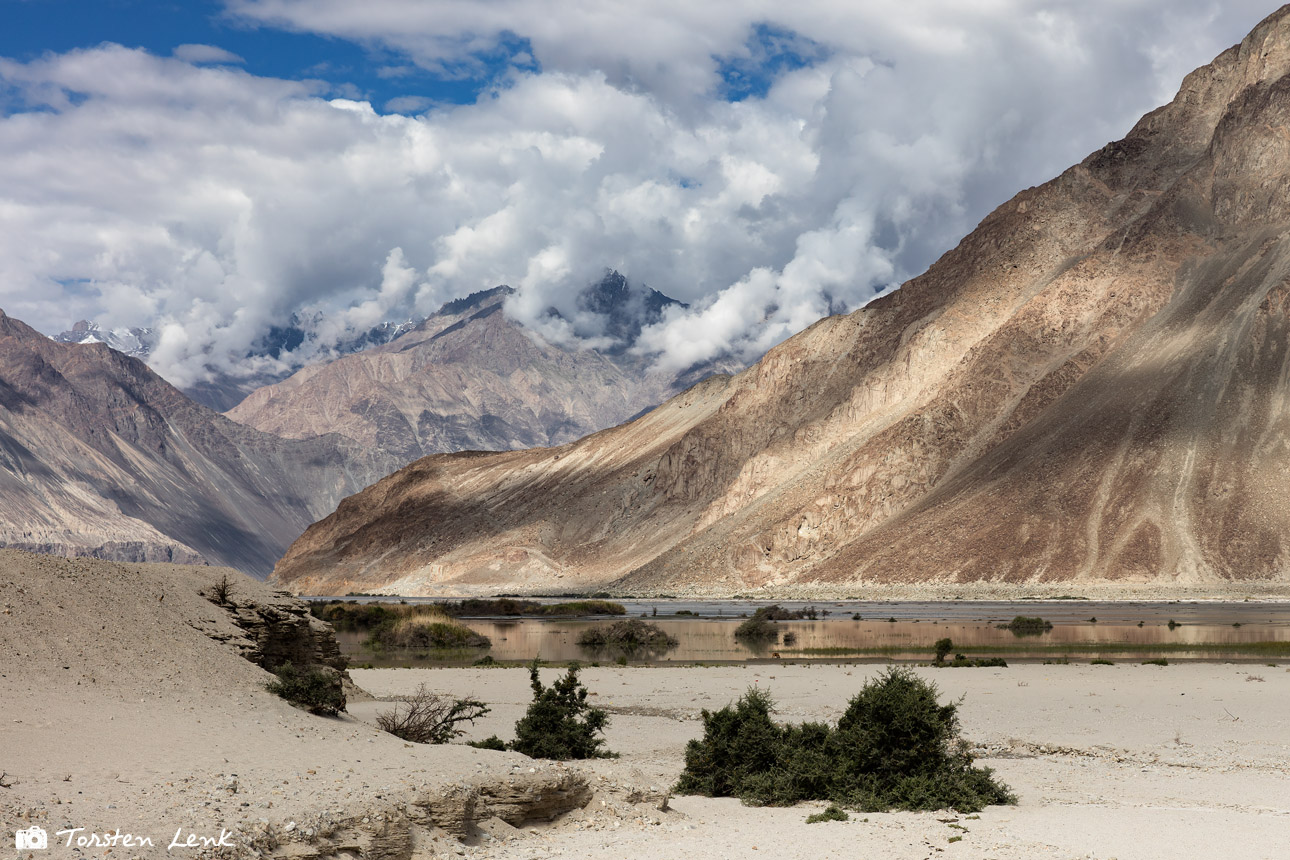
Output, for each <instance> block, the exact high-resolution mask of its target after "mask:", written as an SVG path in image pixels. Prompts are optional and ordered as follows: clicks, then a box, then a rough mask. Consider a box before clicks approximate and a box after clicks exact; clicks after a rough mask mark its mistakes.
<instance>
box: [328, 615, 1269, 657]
mask: <svg viewBox="0 0 1290 860" xmlns="http://www.w3.org/2000/svg"><path fill="white" fill-rule="evenodd" d="M649 620H650V621H651V622H652V623H655V624H657V625H658V626H659V627H660V628H661V629H662V630H663V631H664V632H665V633H667V634H669V635H670V636H673V637H675V638H676V640H677V643H678V644H677V646H676V648H675V649H673V650H671V651H669V652H667V653H666V654H653V655H650V654H645V653H636V654H629V655H626V656H628V657H629V659H630V660H631V661H632V662H639V661H648V662H658V663H667V662H742V661H746V660H750V659H766V658H771V657H773V656H775V655H776V654H777V655H778V656H780V657H782V658H783V659H794V660H801V659H830V658H845V657H856V658H859V659H865V658H869V659H882V658H886V657H890V658H895V659H928V660H930V659H931V657H932V653H933V644H934V643H935V642H936V640H937V639H940V638H943V637H948V638H950V639H952V640H953V642H954V650H955V651H956V652H961V653H964V654H967V655H968V656H974V655H977V656H979V655H983V654H985V655H1001V656H1004V657H1007V658H1010V659H1024V658H1027V657H1029V658H1042V657H1053V656H1070V657H1080V658H1085V657H1087V658H1091V657H1096V656H1101V655H1105V656H1110V657H1112V658H1116V659H1123V660H1126V661H1127V660H1133V659H1146V658H1148V657H1159V656H1167V657H1169V658H1176V659H1237V658H1247V659H1255V658H1263V659H1286V658H1290V625H1287V624H1285V623H1284V622H1280V623H1278V622H1276V621H1270V622H1266V623H1248V622H1247V623H1244V624H1242V625H1241V626H1233V625H1232V624H1230V623H1229V624H1183V625H1179V626H1177V627H1175V628H1174V629H1169V628H1168V627H1167V626H1166V625H1164V624H1161V623H1152V624H1144V625H1142V626H1139V625H1138V624H1137V623H1136V622H1135V623H1118V624H1107V623H1090V622H1087V621H1086V622H1083V623H1070V624H1060V623H1059V624H1056V625H1055V626H1054V627H1053V629H1052V630H1049V631H1046V632H1044V633H1042V634H1041V635H1038V636H1027V637H1025V638H1024V639H1019V638H1017V637H1016V636H1014V635H1013V633H1012V631H1010V630H1007V629H998V628H997V627H996V626H995V624H994V623H991V621H987V620H984V619H983V620H981V621H971V622H963V621H956V622H953V623H938V622H922V621H897V622H888V621H873V620H870V621H852V620H850V619H849V618H846V617H842V618H839V617H837V616H833V617H832V618H830V619H828V620H818V621H783V622H777V624H776V626H777V627H778V628H780V636H779V638H778V639H777V640H775V641H773V642H765V643H753V642H744V641H741V640H737V639H735V636H734V631H735V627H736V626H738V621H739V620H740V619H738V618H732V619H730V620H728V621H721V620H713V619H711V618H689V617H683V618H675V617H670V618H669V617H663V616H659V617H654V618H650V619H649ZM465 623H466V624H468V625H469V626H470V627H471V628H472V629H474V630H476V631H477V632H479V633H483V634H484V635H485V636H487V637H489V639H491V640H492V642H493V645H492V648H491V649H488V650H487V651H470V652H466V651H458V652H453V653H434V652H425V651H420V652H406V653H404V652H398V651H395V650H393V649H387V651H385V652H373V651H370V650H368V649H365V648H363V647H362V641H363V639H364V638H365V634H362V633H340V634H337V638H338V639H339V640H340V642H341V647H342V649H343V650H344V651H345V653H346V654H348V655H349V656H350V658H351V660H352V661H353V662H354V663H356V664H364V663H371V664H372V665H375V666H389V665H418V664H426V663H437V664H451V665H464V664H469V663H472V662H474V661H475V660H477V659H479V658H480V657H481V656H483V655H484V654H485V653H486V654H488V655H489V656H491V657H492V658H493V659H494V660H501V661H527V660H531V659H533V658H534V657H535V656H537V657H540V658H541V659H543V660H550V661H556V662H566V661H570V660H580V661H584V662H587V661H597V660H605V661H610V660H613V659H615V658H616V657H617V656H619V655H620V652H611V651H597V650H594V649H588V648H586V647H583V646H580V645H579V644H578V637H579V636H580V634H581V633H582V632H583V631H584V630H587V629H589V628H592V627H596V626H604V625H607V624H609V623H611V622H610V621H606V620H586V619H584V620H559V621H549V620H535V619H523V620H509V619H508V620H496V619H467V620H466V622H465ZM790 633H791V634H792V639H793V641H791V642H789V643H786V642H785V641H784V640H785V634H790ZM1270 643H1276V644H1270Z"/></svg>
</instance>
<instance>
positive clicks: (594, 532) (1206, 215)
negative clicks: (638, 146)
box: [274, 8, 1290, 593]
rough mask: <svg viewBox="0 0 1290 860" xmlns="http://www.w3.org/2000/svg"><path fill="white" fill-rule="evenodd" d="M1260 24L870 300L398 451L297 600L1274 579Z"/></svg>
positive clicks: (1287, 437) (1278, 530)
mask: <svg viewBox="0 0 1290 860" xmlns="http://www.w3.org/2000/svg"><path fill="white" fill-rule="evenodd" d="M1287 73H1290V11H1288V10H1287V9H1286V8H1283V9H1282V10H1280V11H1279V12H1277V13H1276V14H1274V15H1272V16H1271V17H1269V18H1268V19H1267V20H1266V21H1264V22H1263V23H1262V24H1260V25H1259V26H1258V27H1257V28H1256V29H1255V30H1254V31H1253V32H1252V33H1251V34H1250V35H1249V36H1248V37H1247V38H1246V39H1245V40H1244V41H1243V42H1242V43H1241V44H1240V45H1238V46H1235V47H1233V48H1231V49H1229V50H1228V51H1226V52H1224V53H1223V54H1222V55H1220V56H1219V57H1218V58H1217V59H1215V60H1214V62H1213V63H1211V64H1210V65H1208V66H1205V67H1203V68H1201V69H1199V70H1197V71H1195V72H1193V73H1192V74H1191V75H1189V76H1188V77H1187V79H1186V80H1185V81H1184V82H1183V85H1182V88H1181V90H1180V91H1179V93H1178V95H1177V97H1176V98H1175V99H1174V100H1173V101H1172V102H1171V103H1170V104H1169V105H1166V106H1165V107H1162V108H1160V109H1158V110H1156V111H1154V112H1152V113H1150V114H1148V115H1147V116H1146V117H1144V118H1143V119H1142V120H1141V121H1140V122H1139V123H1138V124H1137V125H1136V126H1135V127H1134V129H1133V130H1132V131H1131V132H1130V133H1129V134H1128V136H1127V137H1125V138H1124V139H1123V140H1120V141H1116V142H1114V143H1111V144H1108V145H1107V146H1106V147H1104V148H1103V149H1101V150H1099V151H1098V152H1095V153H1093V154H1092V155H1090V156H1089V157H1088V158H1086V159H1085V160H1084V161H1083V162H1082V163H1080V164H1078V165H1076V166H1074V167H1072V168H1070V169H1069V170H1067V171H1066V172H1064V173H1063V174H1062V175H1061V176H1059V177H1057V178H1056V179H1054V180H1052V181H1051V182H1049V183H1047V184H1045V185H1043V186H1040V187H1038V188H1032V189H1028V190H1026V191H1023V192H1021V193H1020V194H1018V195H1017V196H1016V197H1015V198H1013V199H1012V200H1010V201H1009V202H1007V203H1005V204H1004V205H1002V206H1000V207H999V208H998V209H997V210H995V211H994V212H993V213H991V214H990V215H989V216H988V217H987V218H986V219H985V220H984V221H983V222H982V223H981V224H980V225H979V227H978V228H977V229H976V230H975V231H974V232H973V233H972V234H971V235H969V236H968V237H966V238H965V239H964V240H963V241H962V242H961V243H960V244H959V246H958V247H957V248H955V249H953V250H952V251H950V252H949V253H947V254H946V255H945V256H944V257H942V258H941V260H939V261H938V262H937V263H936V264H935V265H933V266H932V267H931V268H930V269H929V270H928V271H927V273H925V274H924V275H922V276H920V277H918V278H915V279H914V280H912V281H910V282H908V283H907V284H905V285H904V286H903V287H902V288H901V289H900V290H899V291H897V292H895V293H893V294H891V295H888V296H886V297H884V298H882V299H881V300H879V301H876V302H874V303H872V304H870V305H869V306H867V307H865V308H863V309H861V310H859V311H857V312H855V313H852V314H850V315H847V316H837V317H830V318H828V319H824V320H821V321H820V322H819V323H817V324H816V325H814V326H812V327H811V328H810V329H808V330H807V331H805V332H803V333H801V334H799V335H797V336H796V337H794V338H791V339H790V340H788V341H786V342H785V343H783V344H782V345H780V346H779V347H777V348H776V349H774V350H772V351H771V352H770V353H769V354H768V355H767V356H766V357H765V358H764V359H763V360H762V361H761V362H759V363H758V364H757V365H755V366H754V367H752V368H750V369H749V370H747V371H745V372H744V373H742V374H740V375H738V376H737V377H734V378H733V379H729V380H726V379H715V380H712V381H709V382H708V383H705V384H703V385H700V386H698V387H697V388H695V389H694V390H691V391H689V392H687V393H685V394H684V395H682V396H680V397H678V398H676V399H675V400H673V401H672V402H669V403H667V404H664V405H663V406H661V407H660V408H658V409H657V410H655V411H653V412H652V413H650V414H648V415H646V416H644V417H642V418H640V419H639V420H637V421H634V422H632V423H630V424H628V425H625V426H622V427H618V428H615V429H612V430H608V431H604V432H602V433H598V434H596V435H594V436H590V437H587V438H586V439H583V440H581V441H579V442H577V443H574V444H571V445H567V446H565V447H563V448H558V449H551V450H537V451H526V452H515V453H508V454H497V455H489V456H473V455H472V456H465V455H461V456H440V457H429V458H426V459H423V460H420V461H418V462H416V463H414V464H412V465H411V466H409V467H407V468H406V469H404V470H402V471H400V472H398V473H396V474H394V475H392V476H390V477H388V478H386V479H385V480H383V481H381V482H379V483H378V484H376V485H374V486H373V487H370V488H368V489H367V490H365V491H364V492H363V493H360V494H358V495H356V496H354V497H351V498H349V499H347V500H346V501H344V502H343V503H342V504H341V506H340V508H339V509H338V510H337V512H336V513H335V514H333V515H332V516H330V517H328V518H327V519H325V520H323V521H321V522H319V523H316V524H315V525H313V526H312V527H311V528H310V529H309V530H308V531H307V532H306V533H305V534H304V535H303V536H302V537H301V538H300V540H298V541H297V542H296V543H295V544H294V545H293V546H292V547H291V549H290V551H289V552H288V553H287V555H286V556H285V557H284V558H283V560H282V561H281V562H280V563H279V564H278V566H277V568H276V569H275V574H274V575H275V577H276V579H277V580H278V581H279V582H282V583H284V584H288V585H289V586H290V587H292V588H296V589H301V590H304V591H309V592H324V591H348V590H352V589H355V588H360V589H363V590H370V589H376V588H381V589H387V590H391V591H398V592H402V593H417V592H418V591H425V590H434V589H443V588H449V589H450V588H453V587H460V586H467V585H491V586H495V587H498V588H505V589H542V588H556V589H568V588H570V587H578V588H583V587H591V586H596V587H601V586H605V585H608V584H610V583H613V584H615V587H617V588H620V589H624V590H636V591H657V590H673V589H679V588H688V587H700V588H703V589H707V590H710V591H714V592H721V591H726V592H734V591H740V590H744V589H747V588H754V587H758V586H763V585H786V584H793V583H864V582H904V581H982V580H985V581H989V580H999V581H1093V580H1098V581H1121V582H1128V581H1133V582H1142V581H1164V582H1173V583H1206V582H1218V581H1222V580H1232V579H1269V580H1279V581H1285V580H1286V579H1288V578H1290V556H1288V552H1287V541H1288V539H1290V503H1288V502H1287V494H1286V490H1285V488H1286V482H1287V477H1288V476H1290V407H1288V405H1287V395H1290V317H1288V314H1287V310H1288V307H1287V304H1288V303H1290V233H1287V228H1290V204H1288V203H1287V201H1288V200H1290V195H1288V193H1287V192H1290V187H1288V186H1290V178H1288V177H1290V132H1288V131H1287V128H1288V127H1290V76H1287Z"/></svg>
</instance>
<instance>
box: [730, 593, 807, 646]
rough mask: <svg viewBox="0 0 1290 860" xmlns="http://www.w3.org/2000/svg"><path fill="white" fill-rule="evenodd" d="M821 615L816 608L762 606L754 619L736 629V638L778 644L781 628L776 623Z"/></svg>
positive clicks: (754, 615) (776, 605)
mask: <svg viewBox="0 0 1290 860" xmlns="http://www.w3.org/2000/svg"><path fill="white" fill-rule="evenodd" d="M819 617H820V613H819V610H817V609H816V608H815V607H814V606H811V607H808V608H806V609H785V608H784V607H782V606H780V605H779V604H778V603H774V604H771V605H770V606H762V607H760V608H758V609H757V611H756V612H754V613H753V614H752V617H751V618H749V619H748V620H747V621H745V622H743V623H742V624H740V625H739V626H738V627H736V628H735V638H736V639H745V640H748V641H750V642H767V643H768V642H778V641H779V628H778V627H776V626H775V624H774V622H776V621H797V620H799V619H802V618H810V619H815V618H819Z"/></svg>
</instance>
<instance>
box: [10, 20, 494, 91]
mask: <svg viewBox="0 0 1290 860" xmlns="http://www.w3.org/2000/svg"><path fill="white" fill-rule="evenodd" d="M0 15H2V17H3V22H4V26H3V27H0V56H4V57H10V58H12V59H17V60H24V61H25V60H32V59H35V58H37V57H39V56H40V55H41V54H43V53H45V52H54V53H63V52H66V51H69V50H72V49H75V48H93V47H95V46H97V45H99V44H101V43H103V42H115V43H117V44H120V45H124V46H125V47H128V48H143V49H144V50H146V51H149V52H150V53H153V54H157V55H159V56H168V55H170V54H171V53H172V52H173V51H174V50H175V48H177V47H179V46H180V45H192V44H198V45H211V46H215V47H219V48H222V49H224V50H225V51H228V52H229V53H231V54H234V55H236V56H237V57H238V58H240V59H241V60H242V61H243V62H240V63H235V65H238V66H239V67H240V68H243V69H245V70H246V71H248V72H250V73H251V74H253V75H258V76H263V77H273V78H285V79H287V80H321V81H325V82H327V83H328V84H331V85H332V86H333V87H334V90H333V92H335V93H337V94H340V93H344V94H348V95H351V96H355V97H358V98H362V99H364V100H370V101H371V102H372V103H373V104H375V105H377V106H380V107H382V108H383V109H386V108H387V106H388V105H389V103H390V102H391V100H394V99H399V98H404V99H407V98H408V97H412V98H420V99H425V100H427V101H428V102H434V103H448V104H465V103H469V102H473V101H474V100H475V99H476V98H477V97H478V95H479V92H480V90H482V89H484V88H486V87H487V86H488V85H489V84H490V83H491V82H492V77H493V76H492V74H490V73H492V72H497V71H500V70H501V69H503V68H505V65H504V64H502V63H492V64H489V66H488V67H487V68H485V69H484V70H483V73H482V74H479V73H475V74H470V75H467V76H453V75H443V74H432V73H430V72H428V71H427V70H425V69H423V68H419V67H418V66H416V65H415V64H412V63H409V62H407V60H406V58H405V57H404V56H403V55H402V54H401V53H400V52H396V51H390V50H386V49H383V48H382V47H381V46H380V45H379V44H368V45H360V44H357V43H355V42H352V41H349V40H346V39H343V38H338V37H333V36H327V35H320V34H316V33H309V32H299V31H288V30H283V29H279V28H275V27H264V26H257V25H255V24H253V23H251V22H247V21H245V20H242V19H239V18H237V17H235V16H233V15H231V14H229V13H228V12H227V11H226V9H225V6H224V4H223V3H220V2H206V0H191V2H156V0H151V2H150V0H98V2H95V0H0ZM393 70H397V72H398V74H397V75H392V74H391V71H393ZM393 108H394V110H395V111H396V112H400V113H414V112H417V110H416V109H415V108H413V109H408V108H406V107H404V108H403V109H401V110H400V109H399V108H400V104H399V103H398V102H395V104H394V105H393ZM422 109H424V108H422Z"/></svg>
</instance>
